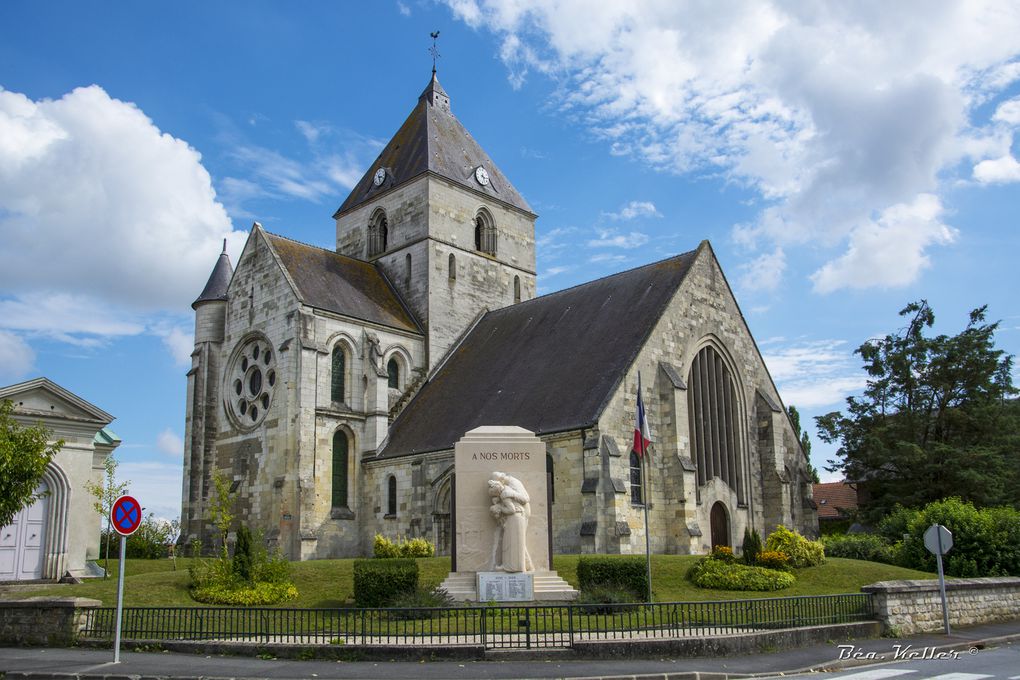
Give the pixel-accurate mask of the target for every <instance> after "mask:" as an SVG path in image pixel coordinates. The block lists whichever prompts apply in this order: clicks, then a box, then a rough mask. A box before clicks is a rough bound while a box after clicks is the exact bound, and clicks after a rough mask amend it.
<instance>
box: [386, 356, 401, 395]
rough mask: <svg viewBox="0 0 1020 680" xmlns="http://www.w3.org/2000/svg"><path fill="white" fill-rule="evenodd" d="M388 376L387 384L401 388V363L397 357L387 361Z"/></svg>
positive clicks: (394, 387)
mask: <svg viewBox="0 0 1020 680" xmlns="http://www.w3.org/2000/svg"><path fill="white" fill-rule="evenodd" d="M386 376H387V378H388V382H387V385H388V386H389V387H392V388H393V389H395V390H399V389H400V364H399V363H398V362H397V358H396V357H392V358H391V359H390V360H389V361H387V362H386Z"/></svg>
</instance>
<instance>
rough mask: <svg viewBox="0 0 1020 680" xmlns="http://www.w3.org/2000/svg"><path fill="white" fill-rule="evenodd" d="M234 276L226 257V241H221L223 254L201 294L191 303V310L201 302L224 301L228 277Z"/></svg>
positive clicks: (228, 282) (228, 258)
mask: <svg viewBox="0 0 1020 680" xmlns="http://www.w3.org/2000/svg"><path fill="white" fill-rule="evenodd" d="M233 275H234V268H233V267H232V266H231V264H230V256H229V255H227V239H223V252H222V253H220V258H219V259H218V260H216V266H215V267H213V270H212V274H210V275H209V280H208V281H207V282H206V284H205V288H203V289H202V294H201V295H199V296H198V298H197V299H196V300H195V301H194V302H192V303H191V308H192V309H198V305H199V304H201V303H203V302H214V301H224V300H226V299H227V286H229V285H230V277H231V276H233Z"/></svg>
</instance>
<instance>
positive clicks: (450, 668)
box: [0, 620, 1020, 680]
mask: <svg viewBox="0 0 1020 680" xmlns="http://www.w3.org/2000/svg"><path fill="white" fill-rule="evenodd" d="M1014 642H1020V620H1017V621H1013V622H1009V623H1000V624H987V625H982V626H974V627H971V628H965V629H959V630H956V631H954V633H953V635H951V636H945V635H918V636H913V637H908V638H904V639H899V640H897V639H891V638H880V639H874V640H861V641H859V642H856V643H855V646H854V649H853V651H854V653H855V654H854V656H855V657H856V658H850V659H842V660H841V659H840V658H839V657H840V655H841V651H843V655H844V656H846V651H844V650H841V649H840V648H839V647H838V643H835V642H833V643H832V644H822V645H814V646H810V647H803V648H800V649H793V650H787V651H783V652H780V653H775V654H754V655H746V656H733V657H719V658H683V659H670V658H657V659H628V660H620V661H615V660H614V661H591V660H583V659H577V658H575V657H574V656H573V654H572V653H571V652H569V651H548V652H545V653H542V654H539V655H535V654H534V653H532V655H531V656H529V657H528V658H527V659H521V658H520V657H519V656H517V655H515V654H514V653H508V652H503V653H499V654H493V655H492V656H491V657H490V658H487V659H486V660H485V661H461V662H456V661H442V662H408V661H393V662H382V661H378V662H337V661H289V660H286V661H285V660H272V659H258V658H249V657H235V656H214V657H209V656H200V655H189V654H175V653H167V652H164V653H152V652H132V651H124V652H122V653H121V663H120V664H118V665H114V664H113V663H112V659H113V652H112V651H110V650H91V649H80V648H71V649H43V648H14V647H3V648H0V671H4V672H6V673H7V676H6V677H7V680H21V679H25V680H27V679H29V678H33V679H35V680H41V679H43V678H60V679H62V680H69V679H70V678H75V677H79V678H88V679H90V680H91V679H97V680H98V679H99V678H110V680H112V679H113V678H117V679H123V678H131V677H136V678H200V677H204V678H246V679H254V678H274V679H275V678H279V679H283V678H315V679H322V680H327V679H331V678H364V679H366V680H376V679H379V680H382V679H385V680H390V679H392V678H414V679H416V680H438V679H445V678H451V679H458V680H460V679H471V678H477V679H480V680H481V679H489V678H492V679H493V680H496V679H502V678H535V679H537V678H586V679H588V678H635V679H637V680H644V679H646V678H647V679H648V680H651V679H652V678H656V679H657V680H665V679H670V680H672V679H677V680H680V679H685V678H687V679H692V680H713V679H718V680H722V678H725V677H733V678H738V677H748V676H753V675H778V674H781V673H782V674H787V675H789V674H794V673H798V672H807V671H811V670H823V669H831V668H845V667H851V666H855V665H860V664H862V663H874V662H875V660H877V659H881V658H883V655H884V656H885V657H886V660H889V659H891V658H893V656H894V655H895V654H896V653H897V651H899V653H900V654H901V655H902V654H903V652H904V650H905V649H906V645H910V650H909V651H910V652H912V653H926V652H927V650H928V649H929V648H941V649H955V650H959V651H961V652H962V653H964V654H970V653H972V652H971V651H970V650H971V649H974V650H975V651H974V652H973V653H976V654H980V653H981V649H983V648H985V647H993V646H1001V645H1008V644H1013V643H1014ZM840 644H841V643H840ZM847 644H849V643H847Z"/></svg>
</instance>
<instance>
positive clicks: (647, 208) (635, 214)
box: [603, 201, 662, 220]
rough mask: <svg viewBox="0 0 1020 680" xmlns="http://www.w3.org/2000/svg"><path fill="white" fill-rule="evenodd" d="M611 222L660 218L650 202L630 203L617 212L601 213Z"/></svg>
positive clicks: (660, 214) (659, 214)
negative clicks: (640, 218)
mask: <svg viewBox="0 0 1020 680" xmlns="http://www.w3.org/2000/svg"><path fill="white" fill-rule="evenodd" d="M603 214H604V215H605V216H606V217H608V218H609V219H611V220H633V219H636V218H639V217H662V213H660V212H659V211H658V209H656V207H655V204H654V203H652V202H651V201H631V202H629V203H627V205H625V206H623V207H622V208H620V211H619V212H615V213H603Z"/></svg>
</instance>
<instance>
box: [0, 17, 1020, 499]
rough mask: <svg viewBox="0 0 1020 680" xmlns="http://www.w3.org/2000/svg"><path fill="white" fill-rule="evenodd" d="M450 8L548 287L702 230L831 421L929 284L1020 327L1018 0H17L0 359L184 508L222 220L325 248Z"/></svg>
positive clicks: (818, 457) (463, 92)
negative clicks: (199, 341) (101, 426)
mask: <svg viewBox="0 0 1020 680" xmlns="http://www.w3.org/2000/svg"><path fill="white" fill-rule="evenodd" d="M433 30H440V31H441V36H440V40H439V50H440V52H441V54H442V57H441V58H440V60H439V76H440V80H441V81H442V83H443V85H444V87H445V88H446V90H447V91H448V93H449V94H450V97H451V101H452V108H453V111H454V113H455V114H456V115H457V117H458V118H459V119H460V120H461V122H463V123H464V125H465V126H466V127H467V128H468V129H469V130H470V131H471V133H472V134H473V135H474V137H475V138H476V139H477V140H478V141H479V142H480V143H481V144H482V146H483V147H484V148H485V149H486V150H487V151H488V152H489V154H490V155H491V156H492V158H493V159H494V161H495V162H496V163H497V164H498V165H499V166H500V168H501V169H502V170H503V172H504V173H505V174H506V175H507V176H508V177H509V178H510V179H511V181H512V182H513V183H514V184H515V186H516V187H517V189H518V190H519V191H520V192H521V193H522V194H523V195H524V196H525V197H526V198H527V200H528V201H529V202H530V204H531V205H532V206H533V208H534V209H535V210H536V212H538V213H539V215H540V217H539V220H538V227H537V236H538V242H539V249H538V276H539V291H540V292H541V293H547V292H551V291H554V290H557V289H560V288H563V287H566V286H570V285H574V284H577V283H581V282H584V281H588V280H591V279H594V278H597V277H600V276H604V275H607V274H610V273H613V272H616V271H620V270H623V269H627V268H630V267H633V266H637V265H640V264H643V263H646V262H649V261H653V260H657V259H661V258H663V257H667V256H669V255H672V254H675V253H678V252H683V251H686V250H689V249H692V248H694V247H696V246H697V244H698V243H699V242H700V241H701V240H702V239H709V240H710V241H711V242H712V245H713V247H714V248H715V251H716V253H717V255H718V256H719V259H720V260H721V262H722V265H723V268H724V270H725V272H726V274H727V277H728V279H729V281H730V284H731V285H732V286H733V288H734V290H735V292H736V295H737V299H738V301H739V303H740V305H741V308H742V309H743V312H744V314H745V316H746V318H747V322H748V324H749V325H750V328H751V330H752V332H753V333H754V335H755V337H756V338H757V340H758V343H759V347H760V348H761V350H762V352H763V354H764V355H765V357H766V361H767V363H768V364H769V366H770V369H771V370H772V373H773V377H774V378H775V379H776V381H777V383H778V385H779V388H780V392H781V394H782V396H783V398H784V400H785V402H786V403H787V404H795V405H797V406H798V407H800V409H801V410H802V411H803V412H804V413H805V415H807V416H809V417H810V416H813V415H817V414H821V413H825V412H827V411H829V410H832V409H835V408H839V407H840V406H841V404H842V402H843V399H844V398H845V397H846V395H847V394H850V393H852V392H853V391H854V390H857V389H859V388H860V387H861V386H862V384H863V381H864V376H863V373H862V372H861V371H860V370H859V362H858V361H857V360H856V358H855V357H854V356H853V354H852V352H853V349H854V348H855V347H856V346H857V345H859V344H860V343H861V342H862V341H863V340H865V339H866V338H868V337H871V336H874V335H876V334H884V333H886V332H889V331H891V330H894V329H896V328H899V327H900V320H899V318H898V317H897V316H896V313H897V311H898V310H899V309H900V308H902V307H903V306H904V305H905V304H906V303H907V302H909V301H911V300H914V299H918V298H922V297H923V298H927V299H928V300H929V302H930V303H931V304H932V306H933V307H934V309H935V312H936V317H937V326H938V330H940V331H945V332H956V331H957V330H959V329H960V328H962V327H963V325H964V323H965V321H966V314H967V312H968V311H969V310H970V309H972V308H974V307H976V306H979V305H982V304H988V305H989V315H990V318H992V319H1001V320H1002V327H1001V330H1000V332H999V335H998V342H999V346H1000V347H1001V348H1003V349H1005V350H1007V351H1008V352H1010V353H1014V354H1015V353H1017V351H1018V350H1020V303H1018V302H1017V295H1016V292H1017V288H1018V286H1017V283H1018V281H1020V277H1018V274H1017V265H1016V262H1017V255H1018V254H1020V236H1018V228H1017V227H1018V224H1017V220H1018V218H1017V215H1018V210H1017V207H1018V204H1020V201H1018V199H1020V163H1018V161H1017V158H1018V156H1020V146H1018V143H1017V141H1016V132H1017V129H1018V128H1020V7H1018V6H1017V5H1016V4H1015V3H1010V2H987V3H981V2H977V3H966V4H964V3H962V2H960V3H957V2H948V1H947V2H935V3H933V2H928V1H924V2H898V3H886V2H874V3H850V4H847V3H828V4H822V5H814V4H808V3H802V4H797V3H780V2H736V1H735V2H727V3H678V2H651V1H648V2H640V1H635V2H628V3H598V4H597V5H592V4H591V3H581V2H559V3H551V2H546V3H542V2H537V1H535V0H515V1H514V2H509V1H504V2H484V1H476V0H449V1H448V2H431V1H429V2H419V1H415V0H402V1H399V2H377V3H335V2H302V3H298V4H294V3H270V2H216V3H204V2H179V3H174V4H172V5H166V4H157V3H138V2H104V3H81V2H49V3H37V2H27V1H20V0H8V1H7V2H4V3H2V4H0V237H2V240H0V244H2V245H0V384H9V383H11V382H15V381H19V380H23V379H28V378H31V377H35V376H38V375H45V376H47V377H49V378H50V379H52V380H54V381H56V382H57V383H59V384H61V385H63V386H65V387H67V388H68V389H71V390H72V391H74V392H76V393H78V394H80V395H81V396H83V397H84V398H86V399H88V400H90V401H92V402H94V403H95V404H96V405H98V406H100V407H101V408H103V409H105V410H107V411H109V412H110V413H113V414H115V415H116V416H117V420H116V421H115V422H114V423H113V425H112V428H113V429H114V430H115V431H116V432H117V433H118V434H119V435H120V436H121V437H122V438H123V440H124V444H123V445H122V447H121V448H120V449H119V451H118V454H117V457H118V459H119V460H120V461H121V468H120V469H121V472H122V475H123V476H124V477H126V478H128V479H130V480H131V481H132V490H133V491H134V492H135V494H136V495H138V496H139V498H140V499H141V500H142V502H143V504H145V505H146V506H147V507H148V508H149V509H150V510H154V511H156V512H157V513H158V514H160V515H162V516H168V517H169V516H174V515H176V514H177V513H178V512H179V496H180V493H179V489H180V474H181V473H180V470H181V451H182V446H183V445H182V441H181V439H182V437H183V434H184V395H185V386H186V380H185V372H186V371H187V369H188V367H189V365H190V359H189V354H190V351H191V333H192V323H193V321H192V316H191V310H190V307H189V305H190V303H191V301H192V300H193V299H194V298H195V297H196V296H197V295H198V293H199V292H200V291H201V289H202V286H203V285H204V283H205V280H206V278H207V277H208V274H209V272H210V270H211V268H212V266H213V264H214V263H215V261H216V256H217V254H218V253H219V249H220V244H221V242H222V239H223V238H227V239H228V243H229V249H230V252H231V253H233V254H234V256H235V257H234V259H235V260H236V253H237V252H238V251H239V249H240V245H241V243H242V242H243V239H244V237H245V234H246V232H247V230H248V228H249V227H250V226H251V223H252V221H254V220H258V221H259V222H261V223H262V224H263V225H265V226H266V228H268V229H269V230H271V231H274V232H277V233H280V234H284V235H286V236H289V237H292V238H295V239H298V240H301V241H305V242H308V243H313V244H317V245H322V246H326V247H329V246H331V245H332V244H333V242H334V223H333V221H332V220H331V219H330V216H331V215H332V213H333V211H334V210H335V209H336V208H337V207H338V206H339V205H340V203H341V202H342V201H343V199H344V198H345V197H346V195H347V193H348V191H349V190H350V188H351V186H353V184H354V182H356V181H357V179H358V178H359V177H360V176H361V174H362V173H363V172H364V170H365V169H366V168H367V167H368V165H369V164H370V163H371V162H372V160H373V159H374V157H375V155H376V153H378V151H379V149H380V148H381V146H382V144H384V143H385V141H386V140H387V139H388V138H389V136H390V135H392V134H393V133H394V132H395V131H396V130H397V128H398V127H399V125H400V124H401V122H402V121H403V120H404V118H405V117H406V115H407V114H408V112H409V111H410V109H411V107H412V106H413V105H414V103H415V101H416V98H417V95H418V94H419V93H420V91H421V90H422V89H423V88H424V87H425V85H426V83H427V81H428V78H429V75H430V69H431V60H430V57H429V56H428V53H427V48H428V47H429V45H430V40H429V37H428V34H429V32H430V31H433ZM809 422H810V421H809ZM811 433H812V435H814V431H813V428H812V431H811ZM831 455H832V451H831V449H829V448H827V447H823V446H821V445H819V444H818V443H817V441H816V443H815V462H816V465H818V466H822V465H824V461H825V459H826V458H827V457H830V456H831Z"/></svg>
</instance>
